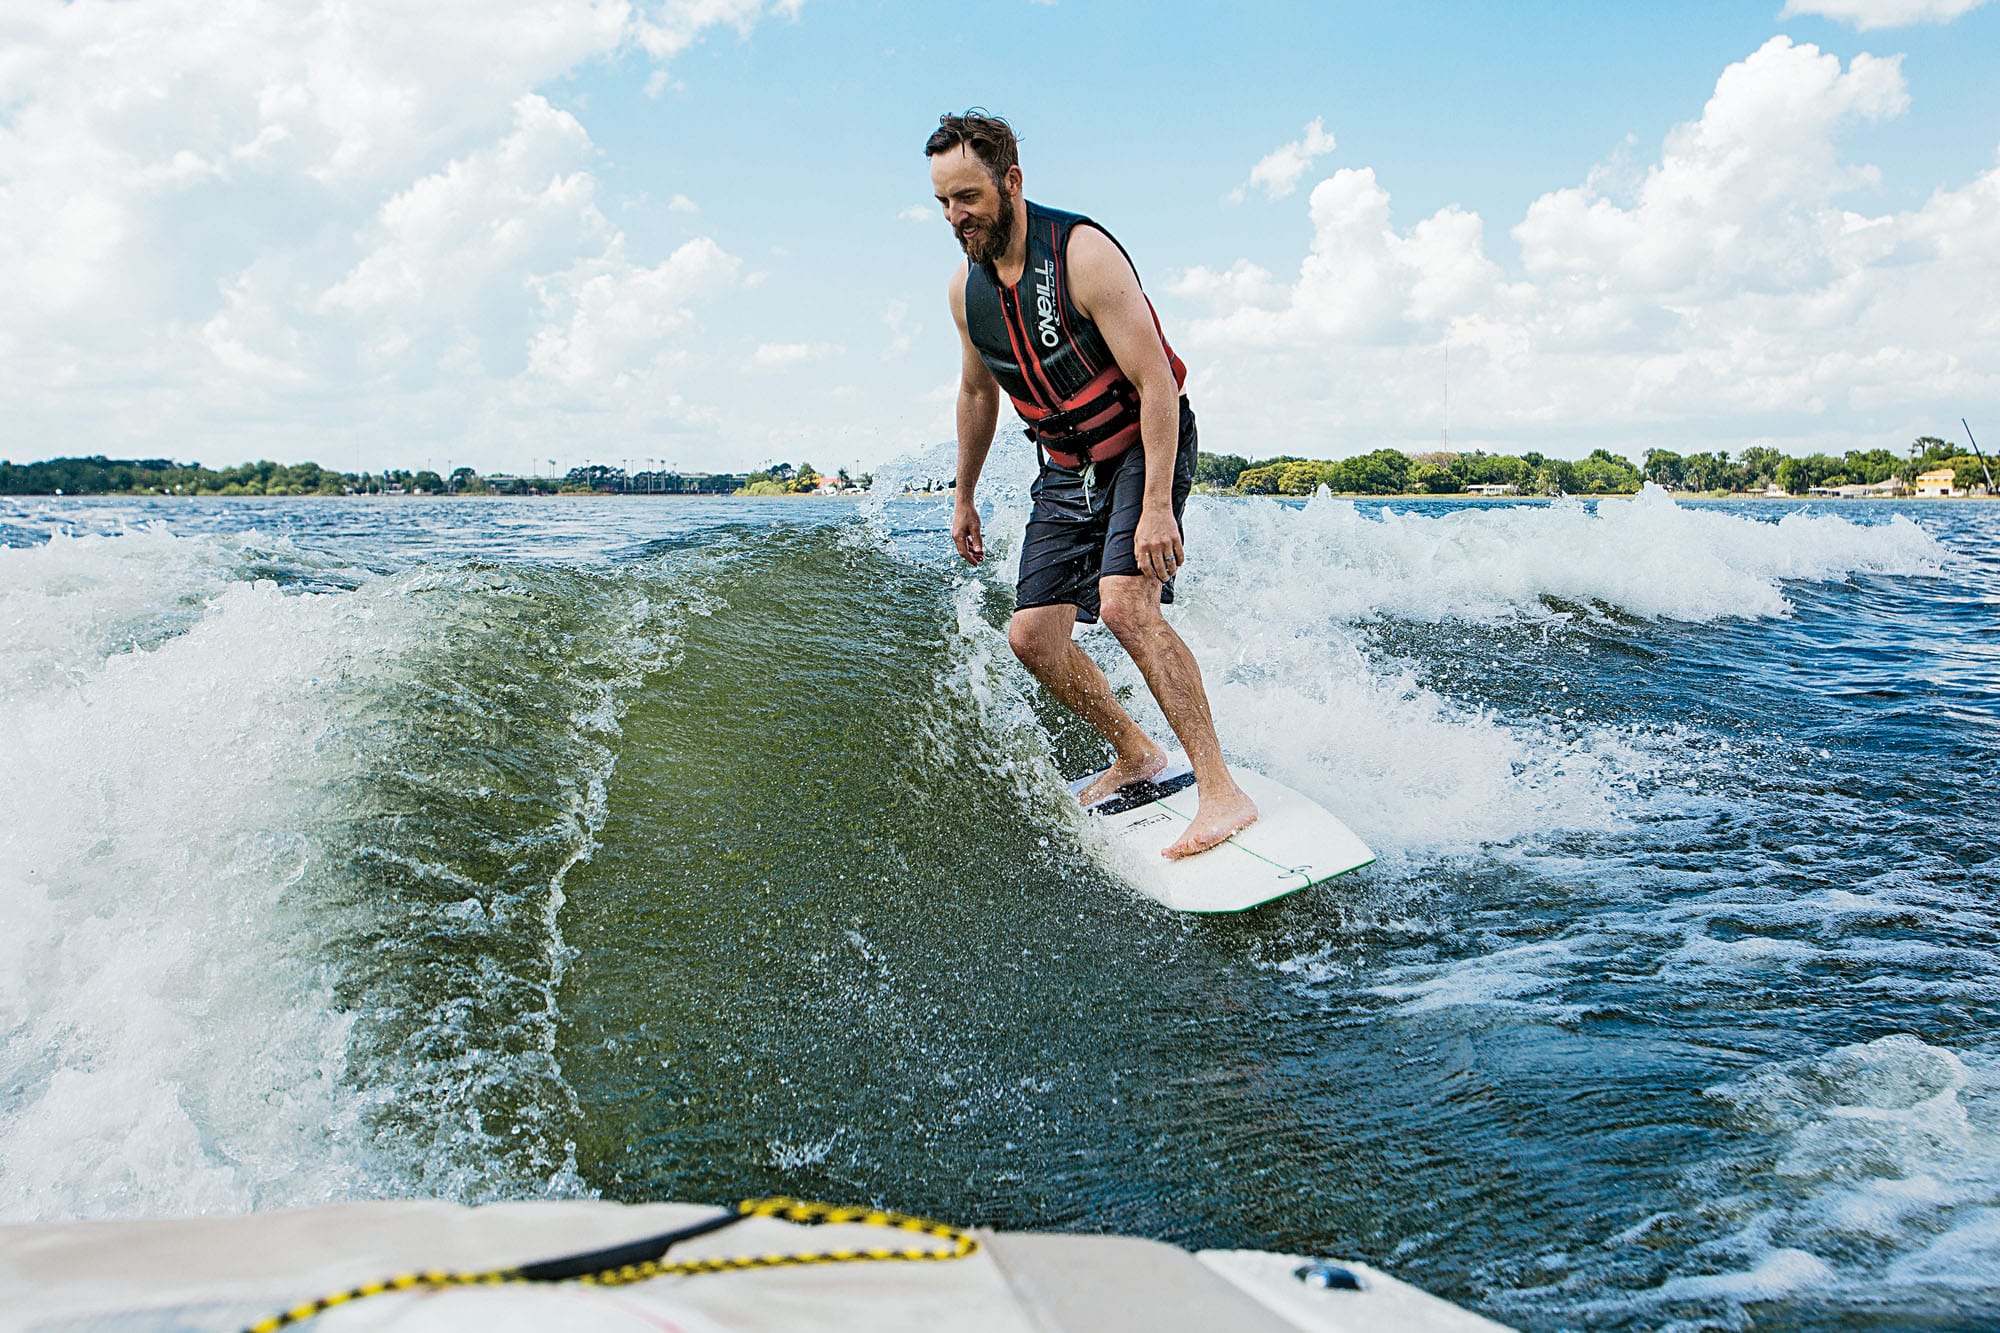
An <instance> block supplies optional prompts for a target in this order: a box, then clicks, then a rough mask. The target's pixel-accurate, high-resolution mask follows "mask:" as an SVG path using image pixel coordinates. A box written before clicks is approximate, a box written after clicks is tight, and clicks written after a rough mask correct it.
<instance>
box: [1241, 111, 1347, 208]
mask: <svg viewBox="0 0 2000 1333" xmlns="http://www.w3.org/2000/svg"><path fill="white" fill-rule="evenodd" d="M1334 146H1335V145H1334V142H1333V135H1332V134H1330V133H1328V132H1327V128H1326V121H1325V119H1324V118H1323V117H1319V116H1315V117H1313V121H1312V124H1310V125H1308V126H1306V128H1305V133H1304V134H1303V135H1301V136H1300V137H1298V138H1297V139H1294V140H1292V142H1290V143H1288V144H1281V145H1280V146H1278V147H1277V148H1274V149H1272V150H1271V151H1270V152H1269V153H1267V154H1265V156H1264V157H1263V158H1262V159H1261V160H1260V161H1259V162H1258V163H1257V165H1256V166H1254V167H1251V168H1250V180H1249V182H1248V183H1247V185H1239V186H1237V187H1236V188H1235V189H1234V190H1231V191H1230V192H1229V195H1228V198H1229V200H1230V202H1232V203H1240V202H1242V199H1243V196H1244V193H1245V191H1246V189H1247V188H1248V187H1249V186H1254V187H1256V188H1257V189H1260V190H1262V191H1263V192H1264V193H1265V195H1266V196H1267V197H1269V198H1272V199H1283V198H1284V197H1285V196H1287V195H1289V194H1291V193H1292V192H1293V191H1295V190H1297V189H1298V188H1299V182H1300V181H1301V180H1304V179H1305V174H1306V172H1307V171H1309V170H1311V168H1312V164H1313V163H1314V162H1317V161H1318V160H1319V159H1320V158H1322V157H1325V156H1326V155H1327V154H1328V153H1331V152H1332V151H1333V150H1334Z"/></svg>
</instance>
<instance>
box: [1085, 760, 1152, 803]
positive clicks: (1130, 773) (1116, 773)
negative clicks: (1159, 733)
mask: <svg viewBox="0 0 2000 1333" xmlns="http://www.w3.org/2000/svg"><path fill="white" fill-rule="evenodd" d="M1166 766H1167V752H1166V751H1165V750H1162V749H1161V748H1160V747H1159V746H1157V745H1154V746H1150V747H1148V748H1147V749H1146V750H1145V751H1144V752H1143V753H1141V754H1140V755H1138V756H1137V757H1136V758H1133V759H1120V760H1119V761H1118V762H1117V763H1115V764H1113V765H1112V766H1111V767H1109V768H1107V769H1105V770H1104V771H1103V772H1102V773H1099V774H1098V775H1097V780H1096V781H1095V782H1092V783H1091V784H1090V785H1089V786H1088V787H1085V788H1084V789H1083V790H1082V791H1080V792H1078V793H1077V797H1076V799H1077V800H1078V801H1080V802H1082V803H1083V804H1084V805H1096V804H1097V803H1098V802H1099V801H1102V800H1106V799H1108V798H1109V797H1110V796H1111V794H1112V793H1113V792H1115V791H1117V790H1118V789H1119V788H1120V787H1129V786H1131V785H1132V784H1133V783H1135V782H1144V781H1145V780H1146V779H1147V778H1156V777H1158V776H1159V775H1160V770H1161V769H1163V768H1165V767H1166Z"/></svg>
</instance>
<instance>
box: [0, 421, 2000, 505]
mask: <svg viewBox="0 0 2000 1333" xmlns="http://www.w3.org/2000/svg"><path fill="white" fill-rule="evenodd" d="M1945 467H1948V468H1950V469H1951V470H1952V473H1953V477H1954V482H1953V484H1954V486H1955V487H1956V488H1957V489H1959V490H1961V491H1974V490H1977V489H1978V488H1980V487H1982V486H1983V485H1984V484H1985V472H1984V469H1983V467H1982V465H1981V463H1980V461H1979V460H1978V459H1977V458H1976V457H1974V456H1973V455H1971V454H1967V453H1962V452H1960V450H1959V449H1958V447H1957V446H1956V445H1954V444H1951V443H1949V442H1948V441H1946V440H1943V439H1940V438H1938V437H1937V436H1935V435H1922V436H1919V437H1918V438H1917V439H1916V440H1915V441H1913V442H1912V443H1911V445H1910V448H1909V451H1908V453H1907V454H1906V455H1899V454H1896V453H1893V452H1891V451H1890V450H1887V449H1869V450H1849V451H1848V452H1847V453H1845V454H1842V455H1839V456H1837V457H1836V456H1834V455H1832V454H1823V453H1814V454H1807V455H1805V456H1803V457H1792V456H1790V455H1787V454H1784V453H1781V452H1779V451H1778V450H1776V449H1772V448H1769V447H1767V446H1764V445H1752V446H1750V447H1749V448H1747V449H1745V450H1743V452H1742V453H1741V454H1739V455H1738V456H1736V457H1735V458H1731V457H1730V455H1729V453H1728V452H1727V451H1726V450H1725V451H1716V452H1709V453H1693V454H1686V455H1682V454H1678V453H1674V452H1672V451H1671V450H1666V449H1648V450H1647V451H1646V457H1645V461H1644V463H1643V464H1641V465H1638V466H1634V465H1633V464H1632V463H1631V462H1630V461H1629V460H1627V459H1624V458H1620V457H1619V456H1618V455H1616V454H1614V453H1612V452H1610V451H1609V450H1607V449H1593V450H1591V451H1590V454H1589V455H1588V456H1587V457H1584V458H1579V459H1566V458H1550V457H1547V456H1546V455H1544V454H1541V453H1537V452H1533V451H1530V452H1528V453H1524V454H1519V455H1515V454H1489V453H1485V452H1483V451H1481V450H1476V449H1475V450H1472V451H1470V452H1466V453H1451V452H1446V451H1438V452H1432V453H1420V454H1405V453H1403V452H1402V451H1401V450H1398V449H1376V450H1374V451H1373V452H1370V453H1366V454H1360V455H1357V456H1355V457H1353V458H1338V459H1310V458H1299V457H1296V456H1293V455H1290V454H1285V455H1280V456H1278V457H1276V458H1264V459H1256V460H1252V459H1248V458H1244V457H1242V456H1240V455H1237V454H1211V453H1203V454H1201V455H1200V456H1199V458H1198V460H1197V462H1196V467H1195V480H1196V481H1197V482H1203V483H1206V484H1207V485H1209V486H1211V487H1215V488H1218V489H1226V490H1231V491H1235V492H1237V493H1239V494H1244V495H1310V494H1312V493H1313V492H1314V491H1316V490H1318V489H1319V488H1320V487H1321V486H1324V487H1326V488H1327V489H1328V490H1330V491H1334V492H1336V493H1338V494H1345V495H1412V494H1414V495H1460V494H1463V493H1465V492H1466V491H1467V490H1468V489H1469V488H1471V487H1473V486H1480V485H1488V486H1492V485H1499V486H1509V487H1512V488H1514V489H1515V490H1516V491H1518V492H1519V493H1520V494H1522V495H1630V494H1632V493H1634V492H1636V491H1637V490H1638V489H1639V487H1640V486H1641V485H1642V484H1643V483H1644V482H1648V481H1651V482H1655V483H1657V484H1659V485H1661V486H1664V487H1666V488H1667V489H1669V490H1678V491H1704V492H1721V493H1726V494H1729V493H1734V494H1741V493H1746V492H1748V493H1754V494H1761V493H1763V492H1765V491H1767V490H1768V489H1769V488H1771V487H1772V486H1776V487H1778V488H1779V489H1781V490H1783V491H1785V492H1787V493H1788V494H1792V495H1804V494H1806V493H1807V492H1808V491H1810V490H1812V489H1813V488H1814V487H1816V486H1845V485H1854V484H1859V485H1873V484H1875V483H1877V482H1881V481H1885V480H1887V479H1889V478H1890V477H1899V478H1901V479H1902V480H1903V481H1905V482H1911V481H1913V480H1914V479H1915V478H1916V476H1917V475H1918V474H1920V473H1923V472H1929V471H1932V470H1934V469H1937V468H1945ZM836 478H837V480H838V481H839V482H841V484H842V485H843V487H845V486H848V485H852V486H858V487H860V488H862V489H864V490H865V489H866V488H867V487H868V485H869V483H870V481H871V480H872V478H871V477H870V476H868V475H867V474H865V473H864V474H862V475H861V476H859V477H854V478H850V477H849V476H848V474H847V471H846V469H844V468H843V469H841V470H840V471H839V472H838V473H837V474H836ZM820 480H821V476H820V473H818V472H817V471H816V470H814V468H813V466H812V465H811V464H810V463H801V464H798V465H797V466H793V465H792V464H790V463H778V464H774V465H773V466H771V467H768V468H764V469H762V470H760V471H757V472H752V473H750V474H749V475H747V476H738V475H734V474H726V473H678V472H640V473H637V474H633V475H630V476H628V475H627V474H626V473H625V471H624V469H622V468H614V467H606V466H603V465H601V464H590V465H587V466H584V467H576V468H571V469H570V470H569V472H568V473H567V474H565V475H564V476H563V477H562V478H561V479H560V480H557V479H553V478H534V477H483V476H481V475H480V474H479V473H478V472H477V471H475V470H474V469H472V468H469V467H460V468H455V469H453V470H452V471H451V472H450V473H449V474H448V475H442V476H441V475H439V474H438V473H437V472H435V471H432V470H431V469H428V468H424V469H419V470H416V471H408V470H403V469H397V468H389V469H384V470H383V471H380V472H335V471H332V470H330V469H327V468H323V467H321V466H320V465H319V464H317V463H273V462H271V461H270V460H268V459H265V460H260V461H258V462H255V463H239V464H238V465H236V466H235V467H226V468H207V467H203V466H201V465H200V464H197V463H176V462H174V461H173V460H171V459H165V458H150V459H111V458H106V457H104V456H103V455H101V454H99V455H95V456H92V457H88V458H52V459H48V460H46V461H44V462H39V463H11V462H7V461H5V460H0V495H382V494H391V495H394V494H404V495H480V494H515V495H525V494H539V493H543V492H546V491H549V490H557V491H564V492H609V493H613V494H652V495H730V494H735V495H788V494H797V493H801V492H807V491H812V490H814V489H816V488H817V487H818V485H819V483H820Z"/></svg>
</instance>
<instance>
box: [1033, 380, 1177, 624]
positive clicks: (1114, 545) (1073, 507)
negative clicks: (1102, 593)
mask: <svg viewBox="0 0 2000 1333" xmlns="http://www.w3.org/2000/svg"><path fill="white" fill-rule="evenodd" d="M1196 448H1197V445H1196V440H1195V428H1194V409H1193V408H1191V407H1189V406H1188V400H1187V399H1186V398H1183V399H1181V438H1180V444H1179V447H1178V448H1176V449H1175V451H1174V487H1173V498H1174V525H1175V526H1176V527H1179V526H1180V521H1181V511H1182V510H1183V509H1185V508H1187V498H1188V491H1189V490H1190V489H1191V488H1192V487H1193V486H1194V460H1195V450H1196ZM1028 494H1029V496H1030V497H1031V498H1032V499H1033V500H1034V509H1033V510H1032V511H1031V512H1030V513H1029V515H1028V535H1027V537H1026V539H1025V540H1023V542H1022V543H1021V574H1020V579H1019V580H1018V582H1017V583H1016V584H1015V589H1014V609H1015V610H1017V611H1025V610H1027V609H1029V608H1030V607H1036V606H1073V607H1075V608H1076V618H1077V619H1078V620H1081V621H1082V622H1083V623H1085V624H1086V625H1092V624H1096V623H1097V612H1098V594H1097V581H1098V580H1099V579H1102V578H1113V577H1116V576H1118V575H1121V574H1138V573H1140V572H1141V570H1140V569H1139V561H1138V560H1137V558H1136V557H1134V556H1133V554H1132V538H1133V535H1134V534H1135V533H1136V532H1137V531H1138V529H1139V512H1140V510H1141V508H1143V506H1144V502H1145V496H1146V448H1145V446H1144V445H1143V444H1134V445H1132V446H1131V447H1130V448H1128V449H1127V450H1126V451H1125V452H1124V453H1122V454H1120V455H1118V456H1117V457H1116V458H1113V459H1108V460H1107V461H1105V462H1102V463H1099V464H1098V465H1097V477H1096V481H1095V484H1094V485H1093V486H1092V487H1091V488H1090V494H1089V495H1088V496H1086V495H1085V493H1084V485H1083V473H1082V472H1081V471H1079V470H1075V469H1071V468H1066V467H1058V466H1056V465H1055V464H1054V463H1051V462H1050V461H1049V460H1048V458H1047V457H1046V456H1044V457H1043V458H1042V470H1041V472H1040V473H1038V474H1037V475H1036V477H1035V484H1034V485H1033V486H1032V487H1031V488H1030V489H1029V491H1028ZM1182 540H1183V541H1185V540H1186V534H1185V532H1183V534H1182ZM1173 600H1174V581H1173V580H1172V579H1168V580H1167V581H1166V583H1165V584H1164V585H1162V587H1161V588H1160V601H1161V602H1162V603H1167V602H1171V601H1173Z"/></svg>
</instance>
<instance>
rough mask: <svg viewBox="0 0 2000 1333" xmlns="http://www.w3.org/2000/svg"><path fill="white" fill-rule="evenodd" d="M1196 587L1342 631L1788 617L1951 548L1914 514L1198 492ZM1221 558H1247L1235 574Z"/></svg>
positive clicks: (1927, 566)
mask: <svg viewBox="0 0 2000 1333" xmlns="http://www.w3.org/2000/svg"><path fill="white" fill-rule="evenodd" d="M1187 526H1188V529H1189V541H1190V543H1191V545H1192V547H1193V550H1192V553H1191V555H1190V561H1189V564H1188V567H1187V568H1188V580H1189V584H1188V586H1189V587H1190V590H1191V591H1194V590H1198V589H1200V588H1202V587H1203V586H1204V585H1205V581H1206V580H1207V579H1208V577H1209V571H1210V569H1211V567H1213V568H1215V569H1216V570H1218V571H1219V572H1220V573H1221V575H1222V577H1225V578H1227V579H1228V580H1229V582H1230V585H1231V586H1230V587H1229V589H1228V591H1229V592H1230V593H1231V594H1232V596H1233V600H1232V602H1231V605H1232V607H1234V608H1235V609H1236V610H1237V612H1238V614H1245V615H1247V616H1249V617H1252V618H1262V617H1263V616H1264V615H1266V614H1269V613H1270V612H1271V611H1273V610H1276V611H1279V612H1280V613H1282V612H1283V611H1284V609H1285V608H1286V607H1287V606H1288V605H1289V604H1290V603H1291V602H1292V601H1293V600H1295V599H1296V598H1298V597H1299V596H1301V595H1306V596H1309V597H1310V598H1311V600H1312V602H1313V604H1314V606H1315V607H1316V608H1318V609H1319V610H1320V611H1322V613H1324V614H1326V615H1327V616H1329V617H1332V618H1335V619H1339V620H1359V619H1362V618H1366V617H1372V616H1395V617H1398V618H1402V619H1407V620H1418V621H1437V620H1444V619H1461V620H1470V621H1478V622H1490V621H1494V620H1501V619H1522V618H1527V619H1539V618H1542V617H1545V616H1547V615H1548V614H1549V611H1548V608H1547V606H1546V605H1545V603H1544V600H1543V599H1545V598H1553V599H1557V600H1559V601H1562V602H1568V603H1575V604H1581V605H1601V606H1605V607H1611V608H1615V609H1616V610H1618V611H1621V612H1623V613H1625V614H1627V615H1633V616H1640V617H1646V618H1655V617H1657V618H1667V619H1676V620H1694V621H1705V620H1715V619H1719V618H1722V617H1726V616H1750V617H1757V616H1773V615H1784V614H1787V613H1788V612H1789V610H1790V605H1789V603H1788V602H1787V601H1786V599H1785V597H1784V592H1783V588H1782V581H1783V580H1787V579H1807V580H1828V579H1840V578H1845V577H1847V576H1848V575H1851V574H1855V573H1859V572H1863V571H1878V572H1884V573H1896V574H1929V573H1935V572H1936V571H1937V570H1938V569H1939V568H1940V567H1941V566H1942V565H1943V563H1944V562H1945V560H1946V559H1947V553H1946V551H1945V549H1944V548H1943V547H1942V546H1941V545H1939V544H1938V542H1937V541H1936V540H1935V539H1934V538H1932V537H1931V536H1930V535H1929V534H1928V533H1926V532H1925V531H1924V530H1923V529H1921V528H1919V527H1918V526H1917V525H1916V524H1914V523H1912V522H1911V521H1910V520H1909V519H1907V518H1905V517H1903V516H1901V515H1896V516H1895V517H1893V518H1892V519H1891V521H1890V522H1888V523H1886V524H1878V525H1863V524H1858V523H1854V522H1850V521H1849V520H1847V519H1844V518H1841V517H1838V516H1837V515H1824V514H1822V515H1813V514H1805V513H1793V514H1788V515H1786V516H1785V517H1784V518H1782V519H1780V520H1779V521H1778V522H1776V523H1770V522H1763V521H1760V520H1758V519H1755V518H1748V517H1743V516H1741V515H1737V514H1731V513H1723V512H1718V511H1715V510H1708V509H1694V508H1689V507H1687V506H1683V505H1679V504H1676V503H1675V502H1674V500H1673V498H1672V497H1671V496H1669V495H1667V493H1666V492H1664V491H1662V490H1660V489H1659V488H1658V487H1654V486H1648V487H1647V488H1646V489H1645V490H1644V491H1642V492H1641V493H1640V494H1639V495H1638V496H1636V497H1634V498H1633V499H1630V500H1602V501H1599V502H1597V505H1596V507H1595V510H1594V511H1593V510H1592V509H1590V508H1587V507H1586V506H1585V505H1584V504H1583V503H1582V502H1580V501H1576V500H1563V501H1557V502H1555V503H1553V504H1548V505H1505V506H1498V507H1494V508H1468V509H1458V510H1452V511H1448V512H1444V513H1424V512H1410V511H1402V510H1396V509H1383V510H1381V511H1379V513H1377V514H1375V515H1373V516H1371V515H1367V514H1364V513H1363V512H1362V511H1361V510H1360V509H1359V508H1358V507H1357V506H1356V505H1355V504H1353V503H1352V502H1350V501H1346V500H1336V499H1333V498H1331V497H1329V496H1327V495H1326V494H1325V493H1324V492H1322V493H1321V494H1320V495H1318V496H1315V497H1314V498H1313V499H1312V500H1311V501H1310V502H1309V503H1307V504H1306V505H1305V507H1304V508H1303V509H1295V508H1291V507H1289V506H1284V505H1279V504H1274V503H1271V502H1269V501H1262V500H1213V499H1208V498H1206V497H1197V498H1196V499H1195V500H1194V501H1192V502H1191V503H1190V506H1189V519H1188V524H1187ZM1211 549H1216V550H1220V551H1223V552H1229V551H1241V552H1243V553H1244V554H1245V555H1246V556H1248V557H1249V559H1250V561H1251V562H1252V563H1249V564H1246V565H1243V566H1241V567H1240V568H1238V569H1234V570H1232V569H1230V568H1228V565H1227V560H1226V557H1225V559H1224V561H1222V562H1210V561H1209V555H1208V553H1209V551H1210V550H1211Z"/></svg>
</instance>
